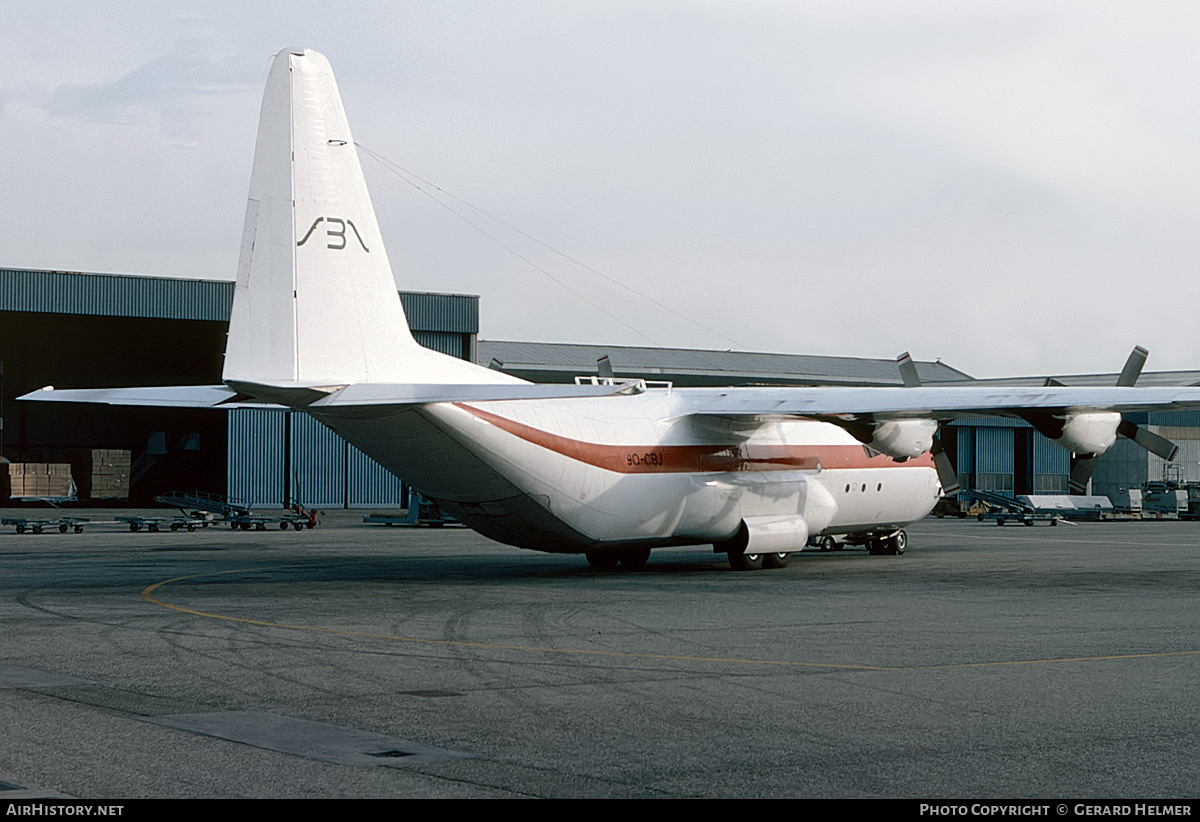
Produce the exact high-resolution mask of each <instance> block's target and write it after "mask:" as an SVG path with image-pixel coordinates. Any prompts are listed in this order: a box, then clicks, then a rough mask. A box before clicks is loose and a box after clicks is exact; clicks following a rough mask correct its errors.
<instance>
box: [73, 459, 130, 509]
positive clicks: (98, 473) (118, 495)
mask: <svg viewBox="0 0 1200 822" xmlns="http://www.w3.org/2000/svg"><path fill="white" fill-rule="evenodd" d="M129 466H130V458H129V452H128V451H123V450H121V449H119V448H93V449H91V450H90V451H82V452H79V454H78V456H76V457H73V458H72V459H71V469H72V472H73V473H74V474H75V482H76V483H77V484H78V485H79V496H80V497H83V498H85V499H127V498H128V497H129Z"/></svg>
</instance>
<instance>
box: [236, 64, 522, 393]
mask: <svg viewBox="0 0 1200 822" xmlns="http://www.w3.org/2000/svg"><path fill="white" fill-rule="evenodd" d="M222 378H223V379H224V380H225V381H226V382H227V383H228V382H247V383H279V384H298V385H310V386H316V385H319V386H340V385H348V384H354V383H407V382H421V383H437V382H445V383H476V382H489V383H497V382H504V381H506V380H505V375H499V374H496V373H495V372H489V371H487V369H483V368H480V367H478V366H475V365H474V364H472V363H466V362H464V361H462V360H457V359H455V358H453V357H448V356H446V355H443V354H438V353H437V352H434V351H430V350H429V349H426V348H423V347H421V346H420V345H418V344H417V343H416V341H415V340H414V339H413V336H412V334H411V332H410V331H409V328H408V322H407V319H406V318H405V316H404V309H403V307H402V306H401V304H400V297H399V294H398V293H397V290H396V283H395V280H394V278H393V276H392V269H391V265H390V264H389V263H388V258H387V252H386V251H385V250H384V247H383V242H382V239H381V237H380V232H379V225H378V222H377V221H376V218H375V211H374V208H373V207H372V205H371V200H370V197H369V195H368V193H367V186H366V182H365V180H364V178H363V173H362V168H361V166H360V165H359V160H358V153H357V151H356V149H355V146H354V138H353V137H352V136H351V133H350V127H349V125H348V123H347V120H346V113H345V110H344V108H343V106H342V100H341V96H340V95H339V93H338V89H337V84H336V82H335V81H334V78H333V72H332V70H331V69H330V67H329V61H328V60H326V59H325V57H324V56H323V55H321V54H319V53H317V52H315V51H311V50H307V49H284V50H283V51H281V52H280V53H279V54H278V55H277V56H276V58H275V62H274V64H273V65H272V67H271V71H270V75H269V76H268V78H267V85H266V90H265V91H264V93H263V102H262V113H261V119H260V122H259V131H258V142H257V145H256V146H255V152H254V170H253V173H252V175H251V179H250V197H249V202H248V203H247V207H246V221H245V228H244V232H243V236H242V248H241V256H240V259H239V262H238V275H237V283H236V286H235V289H234V300H233V310H232V313H231V316H230V324H229V339H228V342H227V345H226V351H225V365H224V370H223V374H222ZM510 379H511V378H510Z"/></svg>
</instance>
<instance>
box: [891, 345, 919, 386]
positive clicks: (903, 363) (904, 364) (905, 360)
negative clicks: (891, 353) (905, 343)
mask: <svg viewBox="0 0 1200 822" xmlns="http://www.w3.org/2000/svg"><path fill="white" fill-rule="evenodd" d="M896 367H897V368H898V369H900V381H901V382H902V383H904V387H905V388H918V387H919V386H920V385H921V377H920V376H919V375H918V374H917V364H916V363H915V362H913V358H912V357H911V356H909V353H908V352H907V351H905V352H904V353H903V354H901V355H900V356H899V357H897V358H896Z"/></svg>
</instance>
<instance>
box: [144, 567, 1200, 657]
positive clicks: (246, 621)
mask: <svg viewBox="0 0 1200 822" xmlns="http://www.w3.org/2000/svg"><path fill="white" fill-rule="evenodd" d="M271 570H279V569H278V568H235V569H231V570H228V571H210V572H206V573H202V574H188V575H185V576H180V577H172V578H171V579H164V580H162V581H161V582H155V583H154V584H152V585H147V586H146V587H145V588H143V589H142V599H144V600H146V601H147V602H149V603H151V604H153V605H158V606H160V607H162V608H167V609H168V610H171V611H177V612H178V613H181V614H188V615H190V616H197V617H203V618H204V619H217V620H221V621H224V622H237V623H241V624H243V625H257V626H260V627H263V628H284V629H287V630H289V631H308V632H309V633H314V634H328V635H331V636H348V637H361V638H364V639H384V640H389V641H392V642H407V643H413V644H419V645H441V646H448V647H456V648H487V649H491V650H503V651H523V652H526V653H539V654H564V655H575V656H594V657H609V658H617V659H653V660H660V661H671V662H715V663H726V664H736V665H770V666H776V667H782V668H823V669H828V670H844V671H913V670H940V669H950V668H987V667H997V666H1006V665H1046V664H1050V663H1055V662H1102V661H1107V660H1122V659H1151V658H1157V657H1170V656H1195V655H1200V651H1163V652H1159V653H1141V654H1109V655H1105V656H1077V657H1057V658H1054V657H1052V658H1047V659H1014V660H996V661H991V662H955V663H947V664H944V665H901V666H887V665H848V664H842V663H836V662H797V661H794V660H787V659H741V658H738V657H715V656H714V657H708V656H685V655H680V654H648V653H636V652H632V651H592V650H587V649H584V648H548V647H543V646H538V645H505V644H502V643H494V642H469V641H467V640H461V639H424V638H421V637H411V636H399V635H396V634H377V633H371V632H369V631H346V630H342V629H340V628H321V627H317V626H313V625H293V624H290V623H286V622H270V621H267V620H262V619H250V618H248V617H235V616H228V615H225V614H214V613H210V612H208V611H198V610H196V609H194V608H184V607H183V606H180V605H172V604H171V603H169V602H163V601H162V600H161V599H158V598H157V597H155V596H154V592H155V591H157V590H158V589H159V588H161V587H163V586H164V585H170V584H172V583H175V582H184V581H187V580H190V579H198V578H200V577H212V576H223V575H226V574H249V573H254V572H256V571H271Z"/></svg>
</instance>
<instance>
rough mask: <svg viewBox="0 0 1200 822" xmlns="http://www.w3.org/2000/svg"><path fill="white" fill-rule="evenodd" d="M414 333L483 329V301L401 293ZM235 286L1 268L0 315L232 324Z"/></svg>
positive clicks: (220, 282)
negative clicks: (481, 309)
mask: <svg viewBox="0 0 1200 822" xmlns="http://www.w3.org/2000/svg"><path fill="white" fill-rule="evenodd" d="M400 300H401V302H403V303H404V312H405V314H406V315H407V316H408V324H409V326H411V327H412V330H413V331H448V332H453V333H458V334H475V333H477V332H478V331H479V297H477V296H475V295H474V294H432V293H428V292H417V291H401V292H400ZM232 305H233V283H232V282H231V281H228V280H188V279H181V278H178V277H143V276H135V275H129V274H88V273H82V272H78V271H39V270H36V269H18V268H0V311H21V312H30V313H39V314H87V315H92V316H103V317H145V318H151V319H167V320H200V321H208V322H228V321H229V309H230V306H232Z"/></svg>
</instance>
